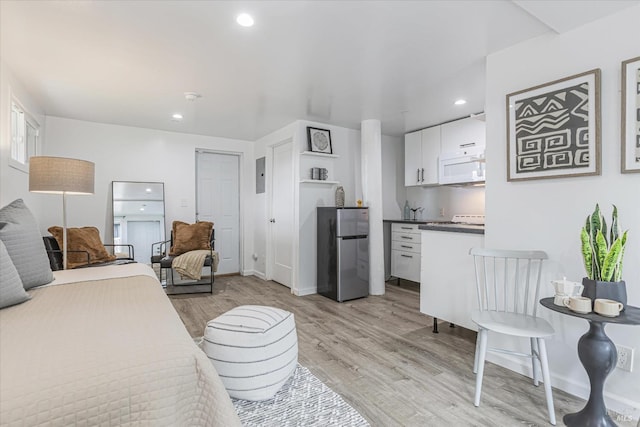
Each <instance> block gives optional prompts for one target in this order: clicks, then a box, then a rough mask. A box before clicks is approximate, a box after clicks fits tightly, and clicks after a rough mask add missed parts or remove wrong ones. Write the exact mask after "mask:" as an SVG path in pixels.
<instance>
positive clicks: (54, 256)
mask: <svg viewBox="0 0 640 427" xmlns="http://www.w3.org/2000/svg"><path fill="white" fill-rule="evenodd" d="M42 240H43V242H44V247H45V249H46V251H47V255H48V256H49V266H50V267H51V270H52V271H58V270H64V262H63V260H62V256H63V255H62V252H63V251H62V249H60V245H58V241H57V240H56V238H55V237H53V236H42ZM103 245H104V246H105V247H111V248H113V249H115V247H119V246H126V247H127V253H128V256H127V257H122V258H118V259H116V260H115V261H110V262H105V263H94V264H91V255H90V254H89V252H87V251H81V250H76V251H72V250H69V249H67V253H84V254H86V256H87V263H86V265H82V266H78V267H76V268H85V267H91V266H98V265H105V264H111V263H115V262H116V261H118V260H126V261H133V259H134V249H133V245H128V244H117V245H115V244H109V243H107V244H103Z"/></svg>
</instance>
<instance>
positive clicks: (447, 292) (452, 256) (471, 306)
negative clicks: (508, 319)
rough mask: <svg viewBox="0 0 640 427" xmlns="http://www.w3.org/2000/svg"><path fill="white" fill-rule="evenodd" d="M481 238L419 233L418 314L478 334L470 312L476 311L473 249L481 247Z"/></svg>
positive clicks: (482, 244)
mask: <svg viewBox="0 0 640 427" xmlns="http://www.w3.org/2000/svg"><path fill="white" fill-rule="evenodd" d="M483 246H484V235H482V234H471V233H456V232H449V231H435V230H434V231H431V230H429V231H422V263H421V277H420V311H421V312H422V313H424V314H426V315H429V316H432V317H437V318H438V319H440V320H446V321H447V322H451V323H454V324H456V325H459V326H462V327H465V328H467V329H472V330H475V331H477V330H478V327H477V326H476V324H475V323H473V321H472V320H471V312H472V311H473V310H477V308H478V297H477V292H476V280H475V269H474V266H473V257H472V256H471V255H469V249H471V248H472V247H483Z"/></svg>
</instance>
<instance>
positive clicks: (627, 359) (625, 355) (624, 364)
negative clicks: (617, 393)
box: [616, 345, 633, 372]
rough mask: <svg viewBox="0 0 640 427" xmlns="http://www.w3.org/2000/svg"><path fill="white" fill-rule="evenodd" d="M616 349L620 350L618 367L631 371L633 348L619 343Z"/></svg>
mask: <svg viewBox="0 0 640 427" xmlns="http://www.w3.org/2000/svg"><path fill="white" fill-rule="evenodd" d="M616 349H617V350H618V363H617V364H616V368H620V369H622V370H623V371H627V372H631V371H632V369H633V349H632V348H631V347H625V346H623V345H617V346H616Z"/></svg>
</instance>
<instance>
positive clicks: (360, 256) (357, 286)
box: [316, 207, 369, 302]
mask: <svg viewBox="0 0 640 427" xmlns="http://www.w3.org/2000/svg"><path fill="white" fill-rule="evenodd" d="M317 221H318V222H317V225H318V227H317V241H318V248H317V266H316V268H317V270H316V271H317V273H316V275H317V284H318V293H319V294H320V295H324V296H326V297H329V298H331V299H334V300H336V301H339V302H342V301H347V300H351V299H355V298H362V297H366V296H367V295H369V210H368V208H328V207H319V208H317Z"/></svg>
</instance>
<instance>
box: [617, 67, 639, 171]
mask: <svg viewBox="0 0 640 427" xmlns="http://www.w3.org/2000/svg"><path fill="white" fill-rule="evenodd" d="M620 134H621V136H622V173H631V172H640V56H638V57H637V58H631V59H628V60H626V61H623V62H622V127H621V128H620Z"/></svg>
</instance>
